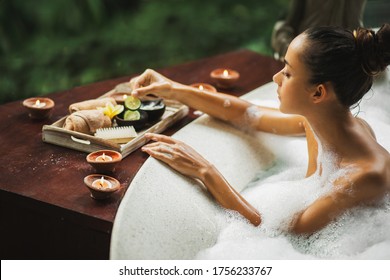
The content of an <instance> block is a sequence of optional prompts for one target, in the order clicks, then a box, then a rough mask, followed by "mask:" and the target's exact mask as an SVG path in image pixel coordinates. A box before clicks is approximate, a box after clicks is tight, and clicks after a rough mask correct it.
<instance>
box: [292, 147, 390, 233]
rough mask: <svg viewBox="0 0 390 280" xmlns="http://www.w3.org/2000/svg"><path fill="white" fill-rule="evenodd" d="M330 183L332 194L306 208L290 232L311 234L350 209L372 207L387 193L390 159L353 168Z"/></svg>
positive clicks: (385, 157) (380, 159)
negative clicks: (331, 184) (364, 206)
mask: <svg viewBox="0 0 390 280" xmlns="http://www.w3.org/2000/svg"><path fill="white" fill-rule="evenodd" d="M346 172H347V173H346V174H345V175H343V176H340V177H339V178H337V179H336V180H335V181H334V182H333V188H332V190H331V191H330V192H329V193H328V194H327V195H325V196H322V197H320V198H318V199H317V200H316V201H314V202H313V203H312V204H311V205H309V206H308V207H307V208H306V209H305V210H304V211H303V212H301V213H300V214H299V215H298V216H297V218H296V219H295V220H294V221H293V224H292V231H293V232H295V233H298V234H302V233H305V234H307V233H313V232H315V231H317V230H319V229H321V228H323V227H324V226H326V225H327V224H329V223H330V222H332V221H333V220H334V219H335V218H336V217H338V216H340V215H341V214H342V213H344V212H346V211H347V210H349V209H352V208H354V207H357V206H363V205H373V204H375V203H376V202H378V201H380V200H381V199H382V198H384V197H385V195H386V194H387V193H389V192H390V159H389V157H388V156H386V155H385V154H384V155H383V157H382V158H379V159H376V160H373V161H368V162H364V163H361V164H359V163H358V164H355V165H353V166H351V167H350V168H348V170H347V171H346Z"/></svg>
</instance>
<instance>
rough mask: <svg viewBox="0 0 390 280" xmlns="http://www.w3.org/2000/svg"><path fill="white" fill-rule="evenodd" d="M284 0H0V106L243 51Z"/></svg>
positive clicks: (258, 39) (267, 29)
mask: <svg viewBox="0 0 390 280" xmlns="http://www.w3.org/2000/svg"><path fill="white" fill-rule="evenodd" d="M287 7H288V0H276V1H267V0H242V1H233V0H209V1H204V0H198V1H185V0H165V1H159V0H138V1H130V0H129V1H126V0H117V1H110V0H55V1H52V0H34V1H25V0H0V103H4V102H8V101H12V100H18V99H22V98H25V97H28V96H39V95H45V94H47V93H50V92H54V91H60V90H65V89H68V88H72V87H75V86H79V85H83V84H86V83H91V82H95V81H99V80H104V79H109V78H114V77H121V76H126V75H130V74H133V73H137V72H141V71H142V70H143V69H145V68H147V67H151V68H159V67H165V66H170V65H174V64H178V63H183V62H186V61H189V60H195V59H199V58H202V57H207V56H211V55H215V54H218V53H223V52H227V51H231V50H236V49H240V48H248V49H251V50H254V51H257V52H260V53H263V54H267V55H271V49H270V43H269V42H270V36H271V30H272V26H273V24H274V22H275V21H276V20H277V19H278V18H279V17H280V15H281V13H282V12H283V11H284V10H286V9H287Z"/></svg>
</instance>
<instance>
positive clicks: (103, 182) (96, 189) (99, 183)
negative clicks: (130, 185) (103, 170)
mask: <svg viewBox="0 0 390 280" xmlns="http://www.w3.org/2000/svg"><path fill="white" fill-rule="evenodd" d="M84 183H85V185H86V186H87V188H88V189H89V191H90V192H91V197H92V198H94V199H107V198H109V197H110V196H111V195H112V194H113V193H114V192H116V191H117V190H119V188H120V183H119V181H118V180H117V179H115V178H113V177H110V176H106V175H102V174H91V175H88V176H86V177H85V178H84Z"/></svg>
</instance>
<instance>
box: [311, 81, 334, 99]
mask: <svg viewBox="0 0 390 280" xmlns="http://www.w3.org/2000/svg"><path fill="white" fill-rule="evenodd" d="M329 90H330V89H329V85H327V84H319V85H317V86H316V88H315V90H314V92H313V93H312V96H311V98H312V101H313V103H315V104H317V103H320V102H323V101H324V100H326V99H327V98H328V97H329Z"/></svg>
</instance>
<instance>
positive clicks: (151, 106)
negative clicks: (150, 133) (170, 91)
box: [139, 99, 165, 122]
mask: <svg viewBox="0 0 390 280" xmlns="http://www.w3.org/2000/svg"><path fill="white" fill-rule="evenodd" d="M139 110H140V111H141V112H146V113H147V115H148V122H154V121H157V120H159V119H160V118H161V117H162V116H163V115H164V112H165V103H164V101H163V100H162V99H154V100H143V101H142V102H141V107H140V108H139Z"/></svg>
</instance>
